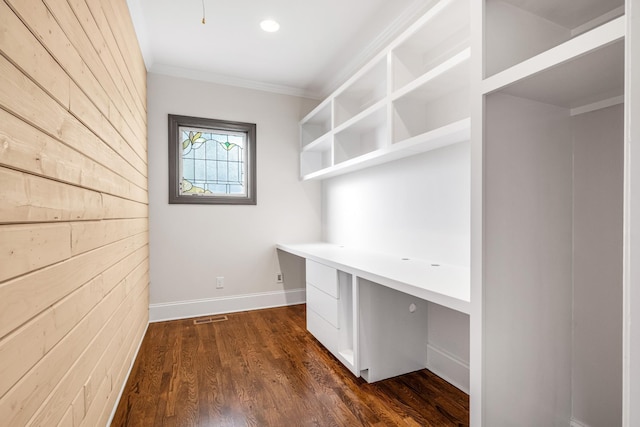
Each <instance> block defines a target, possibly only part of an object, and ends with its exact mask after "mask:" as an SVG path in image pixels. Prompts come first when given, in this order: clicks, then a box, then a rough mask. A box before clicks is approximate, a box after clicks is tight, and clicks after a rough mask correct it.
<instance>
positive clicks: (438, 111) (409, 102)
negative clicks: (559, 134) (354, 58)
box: [300, 0, 470, 179]
mask: <svg viewBox="0 0 640 427" xmlns="http://www.w3.org/2000/svg"><path fill="white" fill-rule="evenodd" d="M469 56H470V50H469V1H468V0H442V1H440V2H437V3H435V4H434V5H433V7H431V8H430V9H429V10H428V11H427V12H426V13H425V14H424V15H423V16H422V17H421V18H420V19H419V20H418V21H416V22H415V23H414V24H413V25H412V26H410V27H409V28H408V29H407V30H406V31H405V32H404V33H402V34H401V35H400V36H399V37H398V38H397V39H396V40H394V41H393V42H392V43H391V44H390V45H389V46H388V47H387V48H386V49H385V50H384V51H383V52H381V53H380V54H378V55H377V56H376V57H375V58H373V59H372V60H371V61H370V62H369V63H368V64H367V65H366V66H364V67H363V68H362V69H361V70H360V71H359V72H358V73H356V74H355V75H354V76H353V77H352V78H351V79H349V80H348V81H347V82H346V83H345V84H343V85H342V86H341V87H340V88H339V89H338V90H336V91H335V92H334V93H333V94H332V95H331V96H329V98H327V99H326V100H325V101H324V102H322V103H321V104H320V105H319V106H318V107H317V108H316V109H314V110H313V111H312V112H311V113H309V114H308V115H307V116H306V117H305V118H304V119H302V121H301V122H300V128H301V153H300V174H301V177H302V179H320V178H328V177H331V176H335V175H339V174H343V173H347V172H351V171H354V170H358V169H362V168H365V167H369V166H372V165H376V164H380V163H384V162H388V161H392V160H396V159H399V158H402V157H406V156H410V155H413V154H415V153H419V152H424V151H428V150H432V149H435V148H439V147H442V146H444V145H449V144H455V143H458V142H462V141H467V140H468V139H469V123H470V122H469Z"/></svg>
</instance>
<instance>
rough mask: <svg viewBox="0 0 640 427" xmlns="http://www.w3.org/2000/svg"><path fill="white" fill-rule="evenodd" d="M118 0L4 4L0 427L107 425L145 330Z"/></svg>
mask: <svg viewBox="0 0 640 427" xmlns="http://www.w3.org/2000/svg"><path fill="white" fill-rule="evenodd" d="M146 108H147V107H146V70H145V67H144V63H143V60H142V55H141V53H140V50H139V47H138V43H137V40H136V37H135V33H134V30H133V25H132V23H131V19H130V16H129V11H128V8H127V4H126V0H0V420H1V421H0V424H2V425H10V426H27V425H28V426H31V425H33V426H56V425H59V426H92V427H93V426H101V425H105V424H106V423H107V421H108V419H109V416H110V415H111V411H112V409H113V407H114V405H115V403H116V399H117V397H118V395H119V392H120V390H121V387H122V385H123V383H124V382H125V380H126V378H125V376H126V375H127V372H128V370H129V367H130V365H131V363H132V360H133V357H134V355H135V352H136V350H137V348H138V345H139V343H140V341H141V339H142V335H143V333H144V331H145V329H146V325H147V323H148V284H149V255H148V254H149V250H148V197H147V112H146Z"/></svg>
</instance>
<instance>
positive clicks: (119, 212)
mask: <svg viewBox="0 0 640 427" xmlns="http://www.w3.org/2000/svg"><path fill="white" fill-rule="evenodd" d="M102 203H103V205H104V215H105V218H147V217H148V216H149V205H147V204H146V203H138V202H135V201H133V200H128V199H123V198H120V197H115V196H111V195H109V194H103V195H102Z"/></svg>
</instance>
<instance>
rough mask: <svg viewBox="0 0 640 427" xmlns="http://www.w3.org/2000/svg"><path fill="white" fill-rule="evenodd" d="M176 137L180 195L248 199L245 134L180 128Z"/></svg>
mask: <svg viewBox="0 0 640 427" xmlns="http://www.w3.org/2000/svg"><path fill="white" fill-rule="evenodd" d="M179 135H180V141H181V142H182V143H181V146H180V148H181V171H180V172H181V176H182V184H181V185H180V194H181V195H182V194H185V195H188V194H201V195H204V196H206V195H211V196H219V195H224V196H243V197H244V196H246V195H247V182H246V179H247V176H246V173H245V171H246V167H247V158H246V151H247V150H246V142H247V136H246V134H244V133H242V132H233V131H215V130H212V129H199V128H194V127H186V126H180V127H179Z"/></svg>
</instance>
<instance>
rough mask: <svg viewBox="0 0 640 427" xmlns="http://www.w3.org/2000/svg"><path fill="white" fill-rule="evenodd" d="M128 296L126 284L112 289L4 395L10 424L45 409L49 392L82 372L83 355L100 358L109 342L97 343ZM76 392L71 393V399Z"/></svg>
mask: <svg viewBox="0 0 640 427" xmlns="http://www.w3.org/2000/svg"><path fill="white" fill-rule="evenodd" d="M124 300H125V293H124V287H117V288H116V289H114V290H113V291H112V292H111V293H109V294H108V295H107V296H106V297H105V298H104V299H103V300H102V302H101V303H100V304H99V305H98V306H97V307H95V308H94V309H93V310H92V311H91V312H90V313H89V314H88V315H87V316H85V317H84V318H83V319H82V321H81V322H80V323H78V324H77V325H76V326H75V327H74V329H73V330H72V331H71V332H70V333H69V334H67V335H66V336H65V337H64V338H63V339H62V341H60V342H59V343H58V345H56V346H55V347H54V348H53V349H52V350H51V351H49V352H48V353H47V354H46V355H45V356H44V357H42V358H41V359H40V360H39V361H38V363H37V364H36V365H35V366H34V367H33V368H32V369H31V370H29V372H28V373H27V374H26V375H24V376H23V377H22V378H21V379H20V381H19V382H17V383H16V384H15V385H14V386H13V387H12V388H11V389H10V390H9V391H8V392H7V393H6V394H5V395H4V396H2V397H1V398H0V418H2V419H3V420H4V421H5V422H6V423H7V424H8V425H27V422H29V420H30V419H31V417H32V416H33V414H34V413H36V412H38V411H39V410H42V408H43V407H44V406H43V404H45V403H46V402H48V401H50V400H51V399H49V395H50V394H51V393H52V392H53V391H54V390H55V389H57V388H58V387H59V386H60V382H61V381H62V380H63V379H64V378H65V377H67V376H69V375H73V376H76V375H78V374H80V372H79V371H78V366H76V365H77V361H79V360H80V359H81V357H82V356H83V355H85V356H87V355H89V357H86V358H87V359H90V358H95V359H96V360H97V358H98V355H101V354H102V351H103V350H104V349H105V348H106V345H104V344H103V345H101V346H100V345H97V344H96V343H97V342H102V341H105V340H106V339H107V338H108V336H107V334H105V333H101V332H102V329H103V327H105V325H107V324H109V319H110V318H111V317H112V316H113V313H116V312H118V311H119V310H121V309H122V308H123V302H124ZM124 308H126V309H129V308H130V307H126V306H125V307H124ZM87 350H90V351H87ZM81 378H83V382H84V380H85V379H86V376H84V375H81ZM73 396H75V393H74V394H73ZM73 396H69V399H71V398H72V397H73ZM60 416H62V414H60ZM55 424H56V423H52V424H43V425H55Z"/></svg>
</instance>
